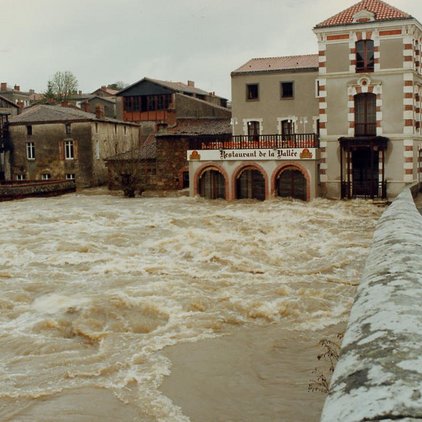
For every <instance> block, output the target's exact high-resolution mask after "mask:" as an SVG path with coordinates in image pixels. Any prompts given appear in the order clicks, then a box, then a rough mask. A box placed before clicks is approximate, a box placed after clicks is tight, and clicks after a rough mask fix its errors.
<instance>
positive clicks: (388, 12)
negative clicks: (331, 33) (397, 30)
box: [315, 0, 420, 28]
mask: <svg viewBox="0 0 422 422" xmlns="http://www.w3.org/2000/svg"><path fill="white" fill-rule="evenodd" d="M419 1H420V0H419ZM363 10H367V11H369V12H372V13H373V14H374V21H375V22H376V21H386V20H396V19H411V18H412V16H411V15H409V14H408V13H405V12H402V11H401V10H399V9H397V8H395V7H393V6H390V5H389V4H387V3H385V2H383V1H381V0H362V1H360V2H359V3H356V4H355V5H353V6H351V7H349V8H348V9H346V10H343V11H342V12H340V13H337V15H334V16H332V17H331V18H328V19H326V20H325V21H324V22H321V23H319V24H318V25H316V27H315V28H322V27H327V26H337V25H349V24H352V23H359V22H355V21H354V20H353V16H354V15H355V14H356V13H358V12H361V11H363Z"/></svg>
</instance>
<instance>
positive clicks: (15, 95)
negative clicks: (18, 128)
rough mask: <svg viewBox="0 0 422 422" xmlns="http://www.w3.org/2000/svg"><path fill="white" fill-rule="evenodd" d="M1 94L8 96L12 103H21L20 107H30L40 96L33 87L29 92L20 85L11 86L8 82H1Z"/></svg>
mask: <svg viewBox="0 0 422 422" xmlns="http://www.w3.org/2000/svg"><path fill="white" fill-rule="evenodd" d="M0 95H1V96H2V97H4V98H7V99H8V100H9V101H11V102H12V103H14V104H16V105H19V107H20V108H24V107H28V106H30V105H31V104H32V102H33V101H36V99H37V98H38V96H37V94H36V93H35V91H34V90H33V89H31V90H29V91H28V92H25V91H22V90H21V87H20V85H16V84H15V85H14V86H13V87H10V86H9V85H8V84H7V82H1V83H0Z"/></svg>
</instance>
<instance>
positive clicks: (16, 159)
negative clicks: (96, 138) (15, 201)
mask: <svg viewBox="0 0 422 422" xmlns="http://www.w3.org/2000/svg"><path fill="white" fill-rule="evenodd" d="M31 128H32V134H28V130H27V126H26V125H16V126H15V125H11V126H10V135H11V140H12V144H13V154H12V157H13V158H12V160H13V162H12V166H11V178H12V179H16V178H17V177H18V176H23V177H24V179H27V180H41V179H42V178H43V175H50V178H51V179H65V178H66V177H70V175H75V179H76V183H77V185H78V186H90V185H91V184H92V145H91V125H90V123H88V122H81V123H72V124H71V133H70V134H66V126H65V124H64V123H51V124H40V125H31ZM65 140H72V141H73V142H74V158H73V159H65V158H64V153H63V151H64V143H65ZM30 142H32V143H33V145H34V153H35V157H34V158H33V159H31V158H28V156H27V144H28V143H30Z"/></svg>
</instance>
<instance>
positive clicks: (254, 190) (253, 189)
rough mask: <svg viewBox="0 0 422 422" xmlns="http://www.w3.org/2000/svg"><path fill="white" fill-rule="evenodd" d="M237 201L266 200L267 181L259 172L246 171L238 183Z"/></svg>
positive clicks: (240, 176)
mask: <svg viewBox="0 0 422 422" xmlns="http://www.w3.org/2000/svg"><path fill="white" fill-rule="evenodd" d="M236 197H237V199H258V200H260V201H263V200H264V199H265V179H264V176H263V175H262V173H261V172H260V171H259V170H255V169H245V170H243V171H242V173H241V174H240V175H239V176H238V178H237V181H236Z"/></svg>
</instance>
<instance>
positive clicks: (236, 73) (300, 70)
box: [230, 66, 319, 77]
mask: <svg viewBox="0 0 422 422" xmlns="http://www.w3.org/2000/svg"><path fill="white" fill-rule="evenodd" d="M318 71H319V68H318V66H312V67H301V68H294V69H268V70H267V69H261V70H245V71H233V72H232V73H231V74H230V75H231V76H232V77H233V76H246V75H256V74H268V73H312V72H318Z"/></svg>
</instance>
